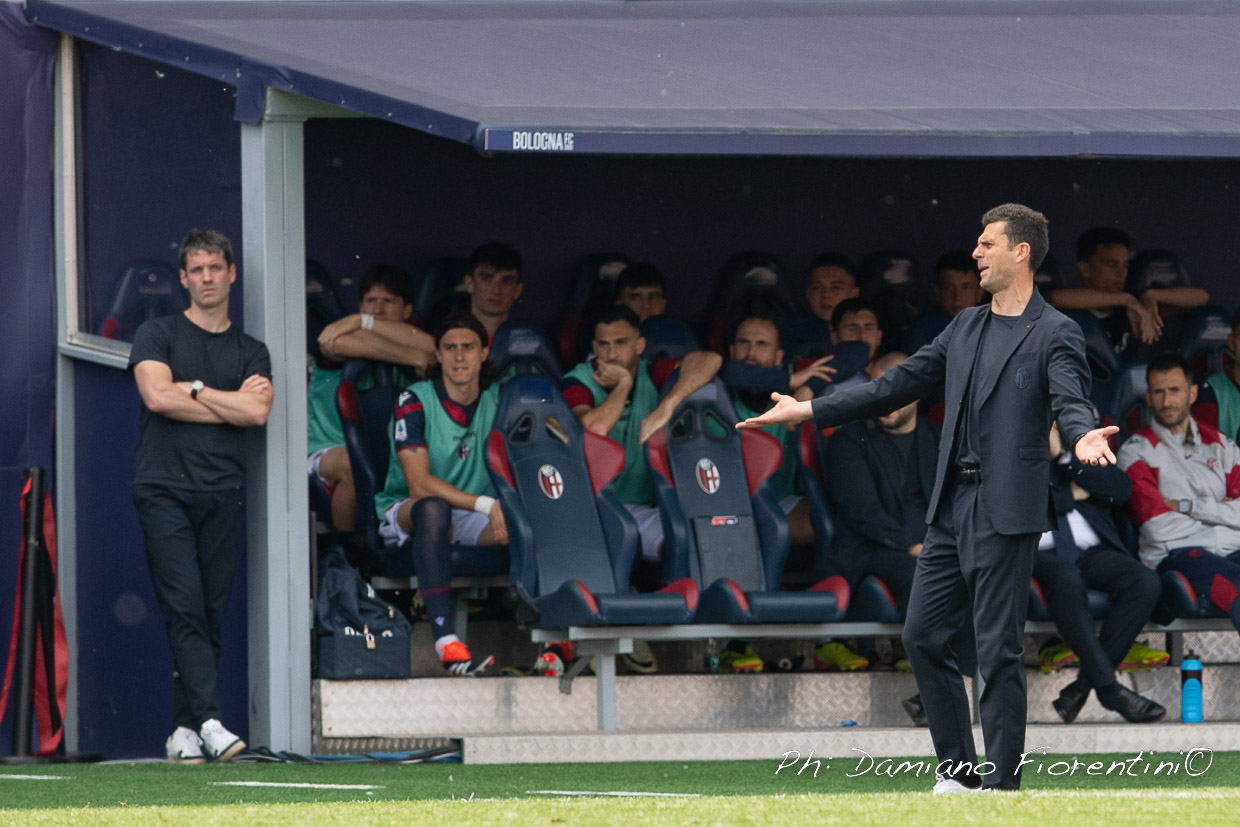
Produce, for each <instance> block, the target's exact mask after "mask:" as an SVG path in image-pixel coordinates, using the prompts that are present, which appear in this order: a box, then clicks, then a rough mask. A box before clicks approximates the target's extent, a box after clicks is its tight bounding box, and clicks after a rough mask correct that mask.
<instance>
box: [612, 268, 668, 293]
mask: <svg viewBox="0 0 1240 827" xmlns="http://www.w3.org/2000/svg"><path fill="white" fill-rule="evenodd" d="M629 287H658V288H660V289H661V290H663V291H664V292H666V291H667V280H666V279H664V278H663V271H662V270H660V269H659V268H658V267H655V266H654V265H653V264H650V263H648V262H645V261H636V262H634V263H632V264H630V265H629V266H628V267H625V268H624V269H623V270H621V271H620V275H618V276H616V297H617V298H619V297H620V294H621V293H623V292H624V291H625V289H626V288H629Z"/></svg>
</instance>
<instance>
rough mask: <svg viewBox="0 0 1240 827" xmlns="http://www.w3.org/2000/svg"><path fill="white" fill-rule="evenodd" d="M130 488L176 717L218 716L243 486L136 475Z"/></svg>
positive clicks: (193, 723)
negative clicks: (194, 484)
mask: <svg viewBox="0 0 1240 827" xmlns="http://www.w3.org/2000/svg"><path fill="white" fill-rule="evenodd" d="M133 496H134V505H135V506H136V507H137V509H138V522H139V523H140V524H141V525H142V535H143V537H144V538H145V540H146V562H147V568H148V569H149V570H150V573H151V583H152V585H153V586H154V587H155V597H156V599H157V600H158V601H159V608H160V611H161V612H162V614H163V617H164V629H165V630H166V631H167V633H168V644H169V646H170V647H171V648H172V663H173V669H174V670H175V671H174V672H173V682H172V685H173V723H174V725H175V726H183V727H188V728H189V729H192V730H194V731H197V730H198V728H199V727H200V726H201V725H202V722H203V721H206V720H208V719H210V718H219V717H220V699H219V688H218V685H217V672H218V670H219V662H220V641H221V637H222V629H223V624H224V610H225V608H226V607H227V605H228V595H229V592H231V591H232V584H233V577H234V574H235V572H236V568H237V558H238V556H239V550H240V547H241V530H242V526H243V524H244V518H245V492H244V490H243V489H241V488H232V489H226V490H218V491H192V490H188V489H177V488H172V487H169V486H162V485H148V484H141V483H135V484H134V486H133Z"/></svg>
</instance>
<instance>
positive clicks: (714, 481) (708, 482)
mask: <svg viewBox="0 0 1240 827" xmlns="http://www.w3.org/2000/svg"><path fill="white" fill-rule="evenodd" d="M697 484H698V487H699V488H701V489H702V490H703V491H705V492H706V493H707V494H714V493H715V492H716V491H718V490H719V469H718V468H716V467H715V463H713V462H711V461H710V460H709V459H707V458H706V457H702V458H701V459H699V460H698V462H697Z"/></svg>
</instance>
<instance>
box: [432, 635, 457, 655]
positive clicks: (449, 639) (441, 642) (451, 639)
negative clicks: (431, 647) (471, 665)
mask: <svg viewBox="0 0 1240 827" xmlns="http://www.w3.org/2000/svg"><path fill="white" fill-rule="evenodd" d="M460 640H461V639H460V638H459V637H457V636H456V635H444V636H443V637H441V638H439V639H437V640H436V641H435V654H437V655H439V657H441V658H442V657H443V650H444V649H447V648H448V644H449V643H459V642H460Z"/></svg>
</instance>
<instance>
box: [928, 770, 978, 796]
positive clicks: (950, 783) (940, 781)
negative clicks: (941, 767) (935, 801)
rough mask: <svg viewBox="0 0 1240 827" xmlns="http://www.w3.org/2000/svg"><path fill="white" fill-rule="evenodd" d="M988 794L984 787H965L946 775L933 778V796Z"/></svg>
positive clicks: (937, 775) (936, 775)
mask: <svg viewBox="0 0 1240 827" xmlns="http://www.w3.org/2000/svg"><path fill="white" fill-rule="evenodd" d="M984 792H988V790H987V789H986V788H985V787H966V786H965V785H964V784H961V783H960V782H959V781H957V780H956V779H954V778H949V777H947V776H946V775H939V774H937V773H936V774H935V776H934V794H935V795H951V794H953V793H984Z"/></svg>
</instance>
